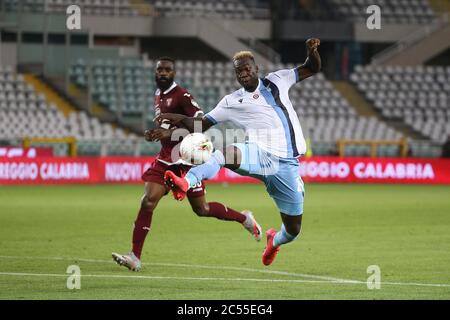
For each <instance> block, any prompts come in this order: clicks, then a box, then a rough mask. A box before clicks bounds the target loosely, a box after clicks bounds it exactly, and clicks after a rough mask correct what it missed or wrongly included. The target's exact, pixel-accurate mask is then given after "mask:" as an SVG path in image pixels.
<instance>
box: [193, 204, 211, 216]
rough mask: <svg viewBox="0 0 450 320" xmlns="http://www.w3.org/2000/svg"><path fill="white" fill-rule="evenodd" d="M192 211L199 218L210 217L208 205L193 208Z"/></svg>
mask: <svg viewBox="0 0 450 320" xmlns="http://www.w3.org/2000/svg"><path fill="white" fill-rule="evenodd" d="M192 211H194V212H195V214H196V215H197V216H199V217H206V216H207V215H209V207H208V204H207V203H205V204H201V205H194V206H192Z"/></svg>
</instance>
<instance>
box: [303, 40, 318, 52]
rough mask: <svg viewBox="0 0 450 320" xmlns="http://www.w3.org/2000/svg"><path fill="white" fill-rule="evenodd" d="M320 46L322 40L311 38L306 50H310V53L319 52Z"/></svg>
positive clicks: (307, 41) (307, 42)
mask: <svg viewBox="0 0 450 320" xmlns="http://www.w3.org/2000/svg"><path fill="white" fill-rule="evenodd" d="M319 46H320V39H317V38H311V39H308V40H306V49H307V50H308V53H311V52H314V50H317V48H318V47H319Z"/></svg>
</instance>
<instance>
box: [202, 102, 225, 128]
mask: <svg viewBox="0 0 450 320" xmlns="http://www.w3.org/2000/svg"><path fill="white" fill-rule="evenodd" d="M227 106H228V103H227V99H226V97H224V98H223V99H222V100H221V101H220V102H219V103H218V104H217V106H216V107H215V108H214V109H212V110H211V111H210V112H208V113H207V114H206V115H205V118H207V119H208V120H209V121H211V122H212V123H214V124H216V123H219V122H224V121H227V120H228V114H229V112H228V111H229V110H227Z"/></svg>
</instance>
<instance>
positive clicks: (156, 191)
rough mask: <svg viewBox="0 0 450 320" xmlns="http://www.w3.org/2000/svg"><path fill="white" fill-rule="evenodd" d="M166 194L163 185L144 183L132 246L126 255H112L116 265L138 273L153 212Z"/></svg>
mask: <svg viewBox="0 0 450 320" xmlns="http://www.w3.org/2000/svg"><path fill="white" fill-rule="evenodd" d="M166 193H167V189H166V187H165V186H164V185H161V184H160V183H156V182H146V183H145V194H144V196H143V197H142V199H141V207H140V209H139V213H138V215H137V218H136V220H135V222H134V229H133V246H132V250H131V252H129V253H126V254H118V253H113V254H112V257H113V259H114V261H116V262H117V263H118V264H120V265H123V266H125V267H127V268H128V269H130V270H132V271H139V270H140V268H141V261H140V259H141V253H142V248H143V246H144V241H145V238H146V237H147V234H148V232H149V231H150V226H151V223H152V217H153V211H154V210H155V208H156V206H157V205H158V202H159V200H161V198H162V197H163V196H164V195H165V194H166Z"/></svg>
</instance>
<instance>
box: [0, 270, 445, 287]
mask: <svg viewBox="0 0 450 320" xmlns="http://www.w3.org/2000/svg"><path fill="white" fill-rule="evenodd" d="M0 276H13V277H17V276H19V277H60V278H67V277H68V275H67V274H59V273H20V272H0ZM83 277H85V278H108V279H111V278H118V279H151V280H194V281H247V282H282V283H283V282H285V283H322V284H323V283H325V284H366V283H365V282H363V281H354V282H349V281H345V282H341V281H329V280H299V279H290V280H288V279H256V278H214V277H167V276H124V275H108V274H82V275H81V278H83ZM381 285H400V286H421V287H450V285H449V284H427V283H403V282H381Z"/></svg>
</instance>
